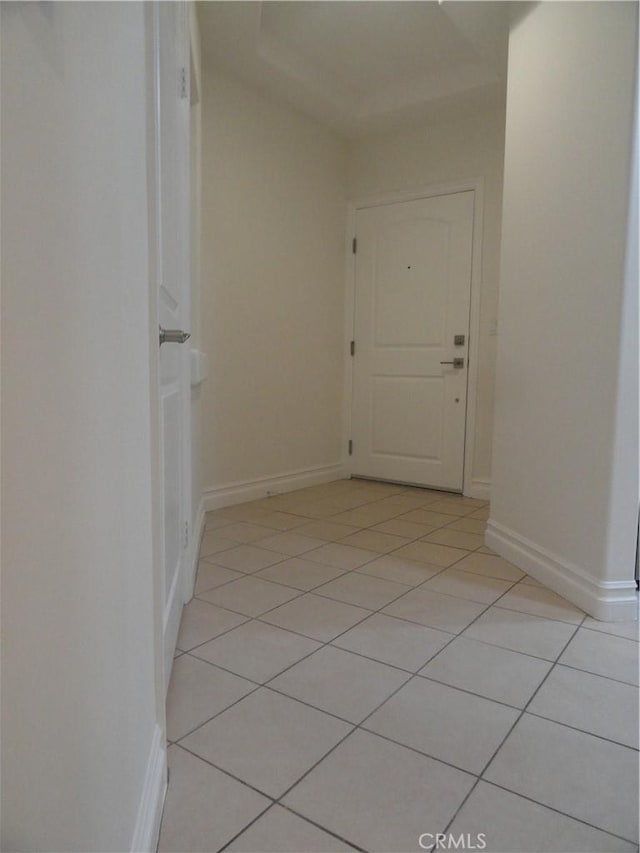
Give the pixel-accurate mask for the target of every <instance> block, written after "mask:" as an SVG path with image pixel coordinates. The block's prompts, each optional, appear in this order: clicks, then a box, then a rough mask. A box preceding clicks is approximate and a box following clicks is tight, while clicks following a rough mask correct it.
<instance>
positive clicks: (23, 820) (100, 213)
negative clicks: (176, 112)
mask: <svg viewBox="0 0 640 853" xmlns="http://www.w3.org/2000/svg"><path fill="white" fill-rule="evenodd" d="M1 16H2V20H1V23H2V43H1V47H2V69H1V70H2V849H4V850H12V851H19V850H61V851H62V850H64V851H74V850H77V851H94V850H111V851H116V850H117V851H123V850H128V849H130V848H131V845H132V844H133V843H134V839H135V838H137V841H138V843H139V842H140V840H141V838H142V835H141V833H140V825H139V824H138V825H137V828H136V821H137V819H138V810H139V806H140V802H141V795H142V793H143V785H144V782H145V774H146V771H147V762H148V760H149V757H150V752H151V749H152V744H153V743H154V740H153V738H154V734H155V735H157V733H158V731H159V729H158V728H157V726H156V722H157V717H158V715H159V714H161V713H162V712H161V710H158V709H157V706H156V699H155V697H156V680H155V673H156V672H157V670H158V667H157V664H158V661H157V659H156V656H155V654H154V640H153V638H154V631H156V630H157V626H156V625H155V623H154V614H153V605H154V597H155V596H156V590H155V587H154V578H153V573H152V543H151V540H152V533H151V531H152V518H151V476H152V475H151V449H150V443H149V435H150V396H149V387H150V377H149V357H150V333H151V332H150V323H149V284H148V278H149V269H148V241H147V184H146V145H147V138H146V117H145V109H144V106H145V102H146V79H145V73H146V72H145V26H144V18H145V12H144V9H143V7H142V4H137V3H126V4H120V3H116V4H110V3H104V4H102V3H98V4H94V3H49V4H44V3H24V4H11V3H5V4H2V10H1ZM152 334H153V336H154V337H155V335H156V330H155V327H154V329H153V332H152ZM155 743H156V746H158V747H159V748H160V749H161V747H160V741H155ZM161 766H162V765H161V762H160V764H159V765H158V767H159V768H160V770H161ZM136 833H137V834H136ZM136 849H139V848H136Z"/></svg>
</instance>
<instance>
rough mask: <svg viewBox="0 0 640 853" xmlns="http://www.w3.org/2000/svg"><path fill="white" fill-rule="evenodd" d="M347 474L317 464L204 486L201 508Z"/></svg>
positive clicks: (326, 480)
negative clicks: (297, 469)
mask: <svg viewBox="0 0 640 853" xmlns="http://www.w3.org/2000/svg"><path fill="white" fill-rule="evenodd" d="M345 477H346V474H345V470H344V468H343V467H342V465H319V466H316V467H314V468H303V469H300V470H299V471H288V472H287V473H285V474H278V475H276V476H272V477H260V478H259V479H257V480H242V481H238V482H235V483H225V484H224V485H222V486H213V487H212V488H210V489H205V491H204V492H203V495H202V501H203V504H204V511H205V512H211V510H213V509H220V508H221V507H224V506H233V505H234V504H240V503H244V502H245V501H255V500H259V499H260V498H266V497H268V496H269V495H279V494H284V493H285V492H292V491H294V490H295V489H304V488H306V487H307V486H317V485H319V484H320V483H329V482H330V481H331V480H342V479H344V478H345Z"/></svg>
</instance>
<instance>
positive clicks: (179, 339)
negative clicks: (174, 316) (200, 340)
mask: <svg viewBox="0 0 640 853" xmlns="http://www.w3.org/2000/svg"><path fill="white" fill-rule="evenodd" d="M158 328H159V329H160V346H162V344H183V343H184V342H185V341H188V340H189V338H190V337H191V334H190V333H189V332H183V331H182V329H163V328H162V326H159V327H158Z"/></svg>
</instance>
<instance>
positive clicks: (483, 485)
mask: <svg viewBox="0 0 640 853" xmlns="http://www.w3.org/2000/svg"><path fill="white" fill-rule="evenodd" d="M464 496H465V498H477V500H479V501H488V500H491V480H472V481H471V484H470V485H469V486H467V487H466V488H465V489H464Z"/></svg>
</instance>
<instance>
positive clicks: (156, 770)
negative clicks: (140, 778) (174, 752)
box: [131, 726, 167, 853]
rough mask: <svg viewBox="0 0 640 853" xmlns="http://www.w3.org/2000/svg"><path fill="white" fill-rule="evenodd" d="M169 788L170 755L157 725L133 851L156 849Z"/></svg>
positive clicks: (142, 852) (138, 852)
mask: <svg viewBox="0 0 640 853" xmlns="http://www.w3.org/2000/svg"><path fill="white" fill-rule="evenodd" d="M166 792H167V756H166V749H165V745H164V738H163V736H162V729H161V728H160V726H156V727H155V729H154V732H153V738H152V740H151V749H150V751H149V760H148V762H147V771H146V773H145V777H144V784H143V787H142V796H141V797H140V805H139V806H138V816H137V818H136V826H135V830H134V833H133V838H132V840H131V853H155V850H156V848H157V846H158V837H159V835H160V821H161V820H162V808H163V806H164V798H165V794H166Z"/></svg>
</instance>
